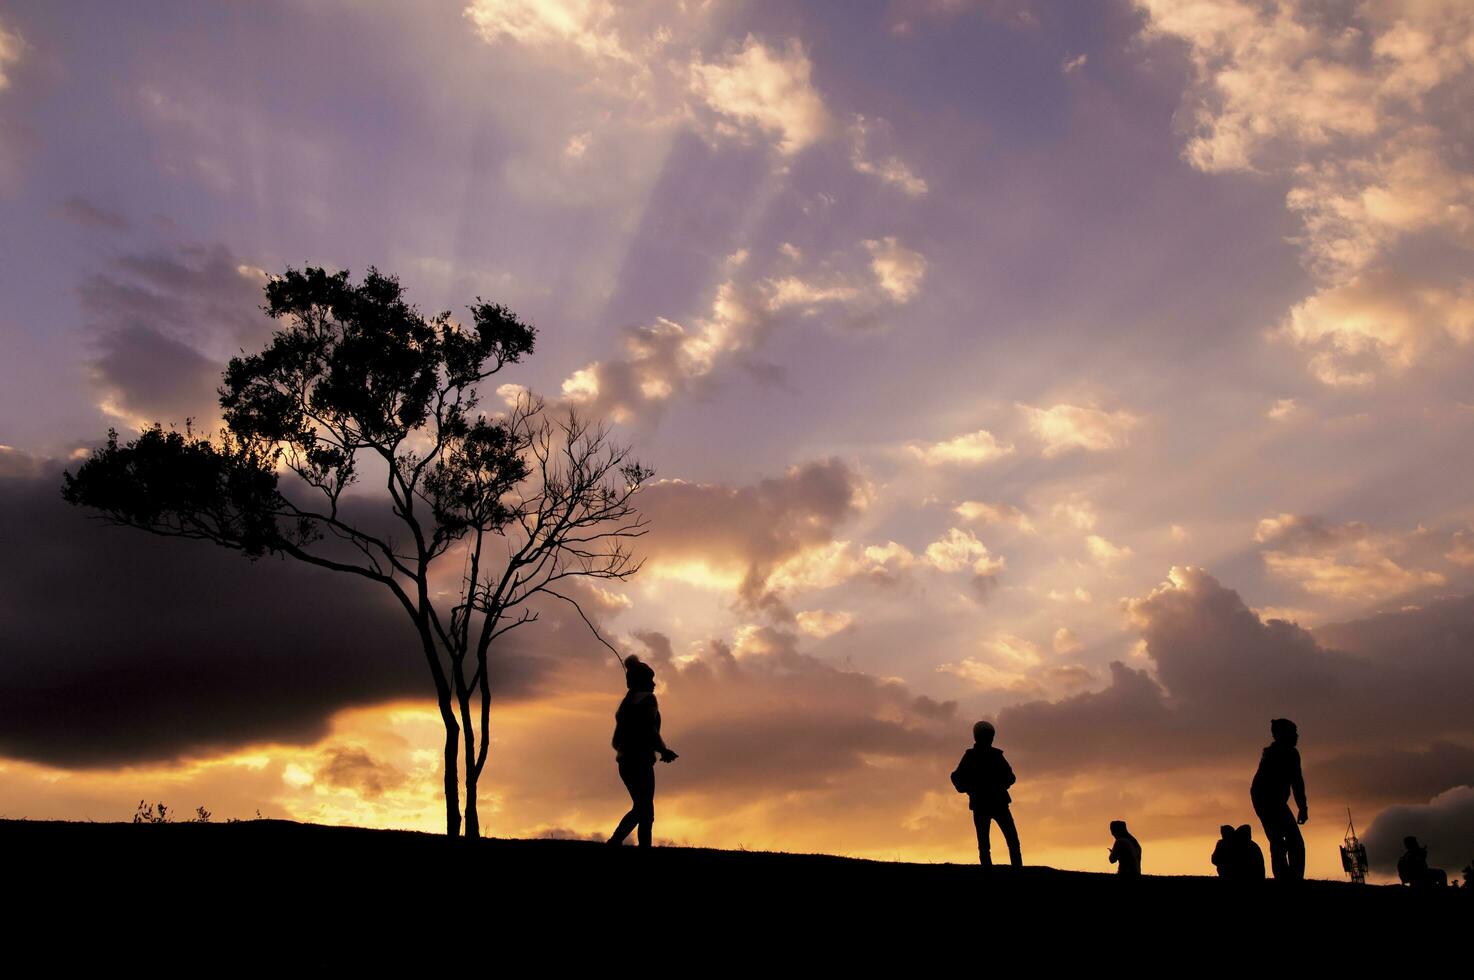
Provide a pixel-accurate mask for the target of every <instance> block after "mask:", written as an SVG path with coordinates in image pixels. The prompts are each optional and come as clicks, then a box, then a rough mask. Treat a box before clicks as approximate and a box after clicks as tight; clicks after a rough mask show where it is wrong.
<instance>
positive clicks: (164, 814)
mask: <svg viewBox="0 0 1474 980" xmlns="http://www.w3.org/2000/svg"><path fill="white" fill-rule="evenodd" d="M201 809H203V807H202V808H201ZM172 819H173V818H172V817H170V816H169V808H168V807H167V806H165V805H164V804H163V803H155V804H154V805H153V806H149V805H148V804H147V803H145V802H144V801H143V800H139V801H138V810H137V812H135V813H134V814H133V822H134V823H169V822H170V821H171V820H172Z"/></svg>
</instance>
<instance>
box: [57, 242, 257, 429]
mask: <svg viewBox="0 0 1474 980" xmlns="http://www.w3.org/2000/svg"><path fill="white" fill-rule="evenodd" d="M264 281H265V280H264V278H263V276H262V274H261V272H260V271H259V270H257V269H255V268H253V267H251V266H250V265H249V264H247V263H245V262H244V261H243V260H242V259H241V258H240V257H239V256H237V255H235V254H234V253H233V252H231V250H230V249H228V248H226V247H225V246H224V245H219V244H217V245H208V246H206V245H188V246H181V247H176V248H172V249H168V250H157V251H151V252H143V253H137V254H129V255H124V256H121V257H119V258H117V259H115V260H114V261H113V262H112V263H111V265H110V266H109V267H108V269H107V270H106V271H104V272H100V273H97V274H95V275H92V276H90V277H89V278H87V279H86V280H85V281H84V282H83V284H82V285H81V286H80V287H79V294H80V297H81V302H82V309H83V313H84V314H85V316H86V320H87V328H88V330H89V331H90V332H91V334H92V336H93V338H94V342H95V343H96V345H97V348H98V356H97V358H96V359H95V360H94V362H93V365H92V367H93V373H94V379H95V381H96V383H97V385H98V386H99V387H100V388H101V389H102V395H103V397H104V399H105V400H106V401H107V402H108V404H109V406H110V408H111V409H112V410H113V411H114V412H115V413H117V414H122V415H125V416H127V417H129V418H136V419H147V420H154V419H158V420H170V419H172V420H176V421H182V420H183V418H185V417H187V416H195V417H202V418H211V417H213V415H214V413H215V411H216V396H215V389H216V387H217V386H218V385H219V384H220V374H221V371H222V370H223V369H224V366H225V365H224V358H225V357H227V356H228V355H229V354H232V353H234V352H235V351H236V350H238V349H240V348H242V347H248V348H254V347H256V346H259V344H260V343H261V342H262V341H263V340H265V338H266V337H267V336H269V335H270V332H271V329H272V326H273V324H272V322H271V320H270V319H268V318H267V317H266V315H265V314H263V313H262V312H261V309H260V307H261V304H262V302H263V296H262V287H263V285H264Z"/></svg>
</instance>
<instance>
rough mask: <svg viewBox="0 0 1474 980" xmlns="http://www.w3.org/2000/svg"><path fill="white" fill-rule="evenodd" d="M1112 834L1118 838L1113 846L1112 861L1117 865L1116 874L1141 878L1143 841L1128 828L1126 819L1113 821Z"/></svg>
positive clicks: (1123, 876)
mask: <svg viewBox="0 0 1474 980" xmlns="http://www.w3.org/2000/svg"><path fill="white" fill-rule="evenodd" d="M1111 836H1112V837H1114V838H1116V843H1115V845H1114V846H1112V847H1111V863H1112V864H1114V865H1115V866H1116V874H1118V875H1120V876H1121V877H1122V878H1140V877H1141V842H1140V841H1138V840H1137V839H1136V838H1135V837H1133V836H1132V835H1131V832H1130V831H1129V830H1127V829H1126V821H1124V820H1112V821H1111Z"/></svg>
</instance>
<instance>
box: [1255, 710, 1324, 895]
mask: <svg viewBox="0 0 1474 980" xmlns="http://www.w3.org/2000/svg"><path fill="white" fill-rule="evenodd" d="M1269 733H1270V735H1271V736H1273V738H1274V741H1273V742H1271V743H1270V744H1269V745H1267V746H1265V748H1264V754H1263V755H1261V756H1260V757H1259V769H1258V771H1256V772H1255V773H1254V782H1253V783H1252V784H1251V785H1250V787H1249V799H1250V800H1251V801H1252V802H1253V804H1254V812H1255V813H1256V814H1258V816H1259V822H1260V823H1261V824H1263V825H1264V836H1265V837H1267V838H1268V839H1269V863H1270V867H1271V868H1273V869H1274V876H1275V878H1277V879H1278V878H1285V879H1288V880H1291V881H1300V880H1302V879H1303V878H1304V877H1305V839H1304V838H1303V837H1301V836H1300V827H1299V825H1300V824H1303V823H1305V821H1307V820H1309V819H1310V812H1309V811H1308V810H1307V809H1306V807H1305V777H1304V776H1302V775H1301V773H1300V752H1299V751H1298V750H1297V749H1296V748H1295V743H1296V742H1298V741H1299V739H1300V733H1299V732H1298V731H1297V730H1296V728H1295V723H1294V722H1293V721H1290V719H1288V718H1276V719H1274V720H1273V721H1271V722H1270V723H1269ZM1292 793H1293V794H1294V796H1295V805H1296V806H1297V807H1299V808H1300V813H1299V816H1298V817H1296V816H1292V815H1291V814H1290V807H1289V803H1288V801H1289V798H1290V795H1291V794H1292Z"/></svg>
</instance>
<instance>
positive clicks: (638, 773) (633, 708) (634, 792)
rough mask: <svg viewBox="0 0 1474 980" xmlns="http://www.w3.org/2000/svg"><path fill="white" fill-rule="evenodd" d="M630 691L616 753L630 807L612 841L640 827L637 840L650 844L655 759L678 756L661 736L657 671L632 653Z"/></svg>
mask: <svg viewBox="0 0 1474 980" xmlns="http://www.w3.org/2000/svg"><path fill="white" fill-rule="evenodd" d="M624 682H625V687H626V688H628V691H627V692H626V693H625V696H624V700H623V701H621V702H619V710H617V711H616V712H615V713H614V739H613V744H614V753H615V760H616V762H617V763H618V765H619V778H620V779H621V780H623V782H624V788H625V789H627V790H629V794H630V804H631V805H630V809H629V812H628V813H626V814H625V815H624V816H623V817H622V818H621V819H620V821H619V826H618V827H616V828H614V835H613V836H612V837H610V838H609V843H610V844H611V845H614V846H618V845H620V844H623V843H624V840H625V838H626V837H628V836H629V835H630V831H631V830H634V829H635V828H636V827H638V828H639V833H638V835H637V838H636V839H637V840H638V841H639V844H640V846H641V847H649V846H650V843H651V840H652V838H653V837H654V827H655V759H656V756H657V755H658V756H659V757H660V761H661V762H674V761H676V759H677V756H676V754H675V753H674V752H672V751H671V750H670V749H669V748H668V747H667V746H666V744H665V742H664V740H662V739H661V737H660V705H659V704H658V703H657V702H656V700H655V671H654V670H653V669H652V668H651V667H650V665H649V664H646V663H644V662H643V661H641V660H640V658H639V657H636V656H634V655H633V654H631V655H630V656H628V657H626V658H625V659H624Z"/></svg>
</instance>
